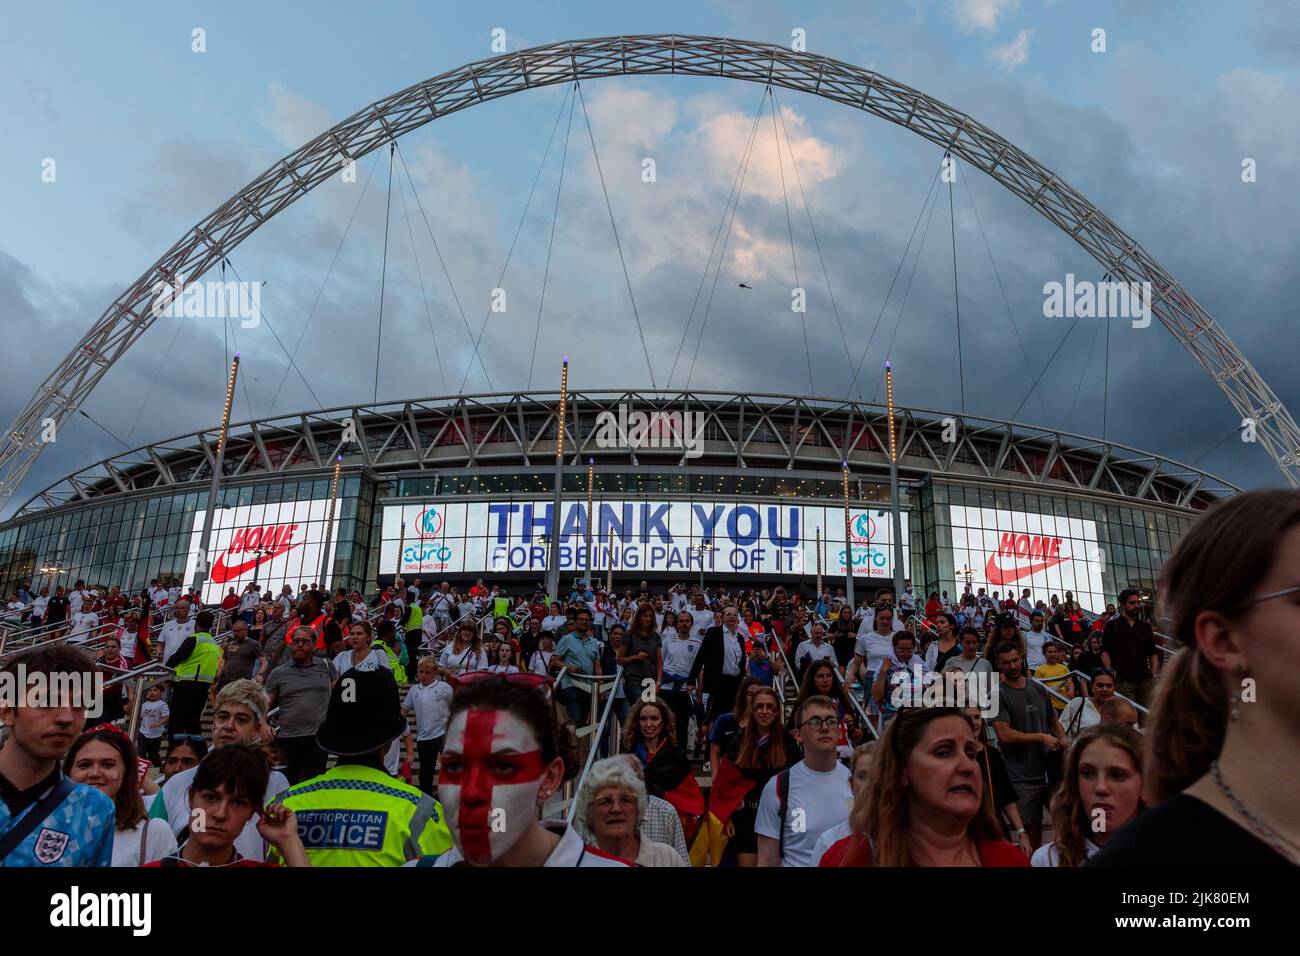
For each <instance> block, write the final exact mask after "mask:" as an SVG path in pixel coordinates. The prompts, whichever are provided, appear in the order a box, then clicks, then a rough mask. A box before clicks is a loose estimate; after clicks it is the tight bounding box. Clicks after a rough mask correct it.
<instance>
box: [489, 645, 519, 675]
mask: <svg viewBox="0 0 1300 956" xmlns="http://www.w3.org/2000/svg"><path fill="white" fill-rule="evenodd" d="M488 670H489V671H490V672H492V673H493V674H518V673H519V668H518V667H516V666H515V649H514V647H512V646H511V645H510V644H509V643H508V642H506V641H502V642H501V643H500V644H498V645H497V659H496V662H495V663H493V664H492V665H491V666H489V667H488Z"/></svg>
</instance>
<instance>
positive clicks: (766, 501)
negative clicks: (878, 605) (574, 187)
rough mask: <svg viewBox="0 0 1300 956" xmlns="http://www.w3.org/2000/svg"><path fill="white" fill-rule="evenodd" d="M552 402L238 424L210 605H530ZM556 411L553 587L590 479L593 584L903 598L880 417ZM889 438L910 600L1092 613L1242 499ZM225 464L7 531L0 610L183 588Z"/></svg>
mask: <svg viewBox="0 0 1300 956" xmlns="http://www.w3.org/2000/svg"><path fill="white" fill-rule="evenodd" d="M559 399H560V396H559V394H558V392H513V393H499V394H484V395H464V396H454V397H449V398H434V399H422V400H410V401H398V402H388V403H379V404H374V405H361V406H351V407H341V408H334V409H325V410H319V411H312V412H303V413H300V414H294V415H286V416H281V417H277V418H270V419H263V420H258V421H252V422H245V423H241V424H234V425H232V426H231V429H230V434H229V438H228V443H227V446H226V449H225V454H224V460H223V467H222V475H221V479H220V491H219V495H218V508H217V511H216V514H215V518H214V531H213V539H212V542H211V546H210V548H209V555H210V577H209V581H208V583H207V585H206V589H205V595H204V597H205V600H209V601H216V600H219V599H220V597H221V596H222V595H223V594H224V593H226V590H227V589H228V588H230V587H234V588H235V589H236V590H237V591H240V590H242V589H243V587H244V585H245V584H247V583H249V582H252V581H256V582H257V583H258V584H260V585H262V586H263V587H272V588H274V589H276V590H278V589H279V587H280V586H281V585H282V584H285V583H288V584H291V585H293V586H294V588H295V589H297V587H298V586H299V585H300V584H303V583H311V582H315V581H319V580H321V577H322V573H321V572H322V569H323V568H325V569H326V570H325V574H324V577H325V578H326V579H327V580H326V582H325V583H327V584H329V585H331V586H342V587H347V588H358V589H361V590H363V591H369V590H372V589H373V588H374V587H375V586H376V584H377V583H384V582H388V581H391V580H392V578H393V577H394V576H395V575H396V574H398V573H401V574H402V576H403V577H405V578H406V579H407V580H408V581H409V580H410V579H412V578H416V577H419V578H422V579H423V580H424V582H426V583H428V582H430V581H434V580H448V581H453V582H457V581H472V580H474V579H476V578H480V577H483V578H491V579H493V580H498V581H503V582H508V583H509V584H513V585H515V586H518V587H535V586H538V585H540V583H541V581H542V580H543V579H544V577H545V568H546V561H547V555H548V538H547V535H548V534H549V532H550V528H551V524H552V515H551V511H552V503H551V502H552V489H553V483H554V477H555V463H556V442H555V438H556V431H557V422H558V418H559V406H560V400H559ZM565 414H566V427H565V436H566V437H565V464H564V475H563V506H562V509H561V515H560V522H559V529H560V549H559V550H560V569H561V580H562V582H565V583H566V584H567V582H569V581H570V580H573V579H576V578H579V577H581V576H582V575H583V574H584V573H585V572H586V570H587V567H588V560H589V557H588V556H589V551H588V546H587V542H588V528H587V523H588V503H587V502H588V473H589V466H590V470H591V475H592V486H593V487H592V489H591V498H592V508H591V516H592V518H591V529H590V532H591V535H590V540H591V547H590V566H591V568H592V573H593V575H594V576H596V577H597V578H598V579H599V580H602V581H603V580H604V579H605V578H606V577H607V576H608V575H609V574H610V571H611V564H612V576H613V578H614V582H615V586H616V587H619V586H631V585H633V584H635V583H636V582H639V581H640V580H642V579H645V580H651V581H655V582H666V581H697V580H698V579H699V575H700V571H701V563H702V564H703V572H704V575H705V577H706V579H707V580H708V581H709V582H712V583H715V584H716V583H724V582H726V583H735V584H738V585H739V584H742V583H757V582H763V583H764V584H770V583H772V582H777V581H780V582H782V583H784V584H785V585H786V586H787V587H791V586H797V587H802V588H804V589H805V590H807V589H810V588H811V587H812V586H813V584H814V582H815V580H816V575H817V573H818V565H819V554H818V550H819V549H818V543H819V542H820V569H821V573H822V575H823V580H824V582H825V583H826V584H828V585H829V586H831V587H836V586H839V585H842V584H843V583H844V579H845V574H846V567H847V565H849V564H850V563H851V564H852V566H853V569H854V584H855V592H856V593H857V595H858V596H859V597H861V596H862V595H864V594H869V593H872V592H873V591H874V589H875V588H877V587H880V586H885V585H888V584H889V583H890V582H891V581H892V579H893V576H894V567H893V562H894V556H893V555H894V552H893V547H892V544H893V541H892V532H891V521H890V517H889V508H890V494H889V487H890V486H889V476H888V464H889V463H888V456H887V449H888V417H887V412H886V409H885V408H884V407H883V406H881V405H875V404H871V403H866V402H861V401H853V400H830V399H818V398H806V397H795V396H786V395H761V394H737V393H725V392H713V391H675V392H665V391H653V392H651V391H615V390H609V391H574V390H570V391H569V392H568V394H567V402H566V408H565ZM646 421H651V427H650V428H648V429H647V428H644V427H642V428H639V429H638V427H637V426H638V423H641V424H644V423H645V422H646ZM656 422H657V423H658V424H657V425H656V424H655V423H656ZM666 423H670V424H667V426H666V427H665V424H666ZM895 424H896V427H897V442H898V448H899V458H898V464H899V478H900V505H901V511H902V527H903V551H904V558H903V560H904V569H903V571H904V573H903V576H904V577H907V578H910V579H912V580H913V582H914V584H915V586H916V588H917V590H918V591H920V590H921V589H922V588H924V590H925V591H927V592H929V591H945V590H946V591H948V592H949V593H950V594H956V593H958V592H960V590H961V589H962V587H963V586H964V585H965V584H967V583H970V584H972V585H973V586H975V587H977V588H978V587H985V588H988V590H989V591H994V590H997V591H1003V592H1005V591H1007V590H1008V589H1014V590H1015V591H1016V593H1019V590H1020V589H1021V588H1023V587H1028V588H1030V589H1031V590H1032V591H1033V592H1034V595H1035V597H1042V598H1044V599H1046V598H1047V597H1048V596H1049V595H1050V594H1057V595H1062V596H1063V594H1064V592H1065V591H1066V590H1070V591H1073V592H1074V594H1075V596H1076V597H1077V598H1078V599H1079V600H1080V601H1081V602H1082V604H1083V605H1084V606H1085V607H1086V608H1089V609H1091V610H1100V609H1101V607H1103V606H1104V604H1105V603H1106V602H1108V601H1110V602H1113V601H1114V600H1115V598H1116V595H1117V594H1118V592H1119V591H1120V590H1121V589H1123V588H1126V587H1139V588H1143V589H1147V590H1152V589H1154V587H1155V585H1156V582H1157V579H1158V577H1159V573H1160V570H1161V568H1162V566H1163V563H1164V561H1165V560H1166V559H1167V557H1168V556H1169V554H1170V552H1171V550H1172V548H1173V546H1174V545H1175V544H1176V542H1177V541H1178V538H1179V537H1180V536H1181V535H1182V534H1183V533H1184V532H1185V530H1186V529H1187V527H1188V526H1189V524H1190V523H1191V521H1192V520H1193V519H1194V518H1195V516H1196V515H1197V513H1198V512H1200V511H1202V510H1204V509H1205V508H1206V507H1207V506H1209V505H1210V504H1211V503H1213V502H1214V501H1215V500H1217V499H1218V498H1221V497H1224V496H1228V495H1231V494H1233V493H1235V492H1236V491H1237V490H1238V489H1236V488H1234V487H1233V486H1231V485H1229V484H1227V483H1225V482H1223V481H1221V480H1219V479H1217V478H1214V477H1213V476H1210V475H1208V474H1205V473H1203V472H1200V471H1197V470H1196V469H1194V468H1191V467H1188V466H1186V465H1182V464H1179V463H1177V462H1174V461H1171V460H1169V459H1166V458H1163V457H1161V456H1159V455H1155V454H1151V453H1149V452H1142V451H1139V450H1137V449H1133V448H1128V447H1125V446H1122V445H1118V444H1115V443H1113V442H1107V441H1102V440H1099V439H1092V438H1086V437H1083V436H1078V435H1070V434H1066V433H1063V432H1058V431H1052V430H1050V429H1043V428H1037V427H1034V426H1030V425H1024V424H1020V423H1014V422H1007V421H998V420H993V419H985V418H978V417H973V416H969V415H960V414H956V413H945V412H941V411H932V410H923V409H914V408H903V407H898V408H896V410H895ZM216 444H217V432H216V430H215V429H213V430H209V431H202V432H197V433H193V434H190V435H185V436H181V437H178V438H174V439H171V440H167V441H159V442H155V443H152V444H150V445H147V446H144V447H141V448H138V449H135V450H134V451H131V452H125V453H123V454H121V455H118V456H115V457H113V458H110V459H106V460H104V461H101V462H98V463H96V464H94V465H92V466H90V467H88V468H85V469H83V470H81V471H79V472H77V473H75V474H72V475H68V476H67V477H66V478H64V479H62V480H60V481H58V482H56V483H55V484H53V485H51V486H49V487H47V488H45V489H43V490H42V491H40V492H39V493H37V494H36V495H34V496H33V497H31V498H30V499H29V500H28V501H26V503H25V504H24V505H23V506H22V507H21V508H20V509H19V510H18V512H17V513H16V514H15V516H14V517H13V518H12V519H10V520H9V521H7V522H6V523H4V524H3V525H0V581H2V582H3V584H2V586H3V588H4V589H5V593H6V594H8V593H9V592H11V591H12V590H13V589H14V586H15V585H16V584H17V583H18V582H20V581H30V582H32V584H33V585H34V586H35V587H37V588H39V587H41V586H43V585H50V586H53V585H55V584H64V585H71V584H72V583H73V582H75V581H76V580H78V579H84V580H85V581H86V582H87V583H88V584H90V585H92V586H103V587H110V586H112V585H118V586H120V587H122V588H123V589H124V590H125V589H132V590H135V589H139V588H141V587H143V586H144V585H146V584H148V582H149V581H151V580H152V579H155V578H157V579H160V580H163V581H175V582H176V583H180V584H185V583H188V582H189V581H190V580H192V577H193V573H194V570H195V566H196V561H197V558H198V543H199V537H200V531H201V527H202V524H203V518H204V514H205V510H206V508H207V506H208V503H207V498H208V488H209V485H210V481H211V476H212V468H213V467H214V465H215V462H216V453H215V452H216ZM340 460H341V464H340V466H339V468H340V471H339V483H338V491H337V497H336V498H335V499H334V501H333V505H334V509H333V514H334V518H333V525H332V527H330V528H329V529H328V530H327V527H326V525H327V519H328V516H329V514H330V506H331V494H330V492H331V487H332V484H333V475H334V468H335V463H336V461H340ZM845 460H847V462H848V474H849V499H850V502H849V504H850V512H851V514H850V519H849V523H848V536H847V537H848V540H846V525H845V520H844V484H843V474H844V472H843V469H842V465H841V462H843V461H845ZM403 523H405V528H404V529H403ZM702 544H703V545H704V547H703V548H702V547H701V545H702Z"/></svg>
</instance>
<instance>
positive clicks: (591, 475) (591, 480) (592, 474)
mask: <svg viewBox="0 0 1300 956" xmlns="http://www.w3.org/2000/svg"><path fill="white" fill-rule="evenodd" d="M595 488H596V459H595V458H588V459H587V520H586V522H585V524H586V526H587V534H586V538H587V579H586V582H585V583H586V586H587V587H591V563H592V562H591V520H592V514H591V503H592V495H593V492H594V491H595Z"/></svg>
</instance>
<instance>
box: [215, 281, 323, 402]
mask: <svg viewBox="0 0 1300 956" xmlns="http://www.w3.org/2000/svg"><path fill="white" fill-rule="evenodd" d="M226 261H227V262H229V263H230V271H231V272H233V273H234V274H235V278H236V279H238V280H239V281H240V282H243V281H244V280H243V278H242V277H241V276H240V274H239V270H238V269H236V268H235V264H234V263H233V262H230V260H226ZM257 312H258V317H259V319H258V320H259V321H261V322H265V323H266V330H267V331H268V332H270V333H271V337H272V338H273V339H275V344H276V345H278V346H280V351H281V352H283V353H284V356H285V358H287V359H288V360H289V365H290V367H291V368H292V369H293V370H294V371H295V372H297V373H298V377H299V378H300V379H302V383H303V385H305V386H307V392H308V394H310V395H311V398H312V401H313V402H315V403H316V406H317V407H318V408H319V407H321V406H322V405H323V403H322V402H321V400H320V399H319V398H318V397H317V396H316V391H315V389H313V388H312V387H311V382H309V381H308V380H307V376H306V375H303V374H302V369H300V368H299V367H298V363H297V362H295V361H294V360H293V356H292V355H290V354H289V350H288V349H287V348H285V347H284V343H283V342H281V341H280V336H279V335H277V334H276V331H275V326H273V325H272V324H271V320H270V319H269V318H267V316H266V310H265V309H263V308H261V307H260V306H259V307H258V310H257ZM268 414H269V413H268ZM249 417H250V418H251V417H252V409H249Z"/></svg>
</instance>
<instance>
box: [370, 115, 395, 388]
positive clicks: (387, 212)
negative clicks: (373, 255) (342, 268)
mask: <svg viewBox="0 0 1300 956" xmlns="http://www.w3.org/2000/svg"><path fill="white" fill-rule="evenodd" d="M396 152H397V140H393V141H392V142H391V143H389V144H388V197H387V199H386V201H385V204H384V259H383V264H382V265H381V266H380V270H379V335H378V336H376V338H375V398H374V402H375V404H376V405H378V404H379V355H380V352H382V351H383V348H384V287H385V286H386V285H387V284H388V220H389V218H390V216H391V215H392V211H393V154H394V153H396Z"/></svg>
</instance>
